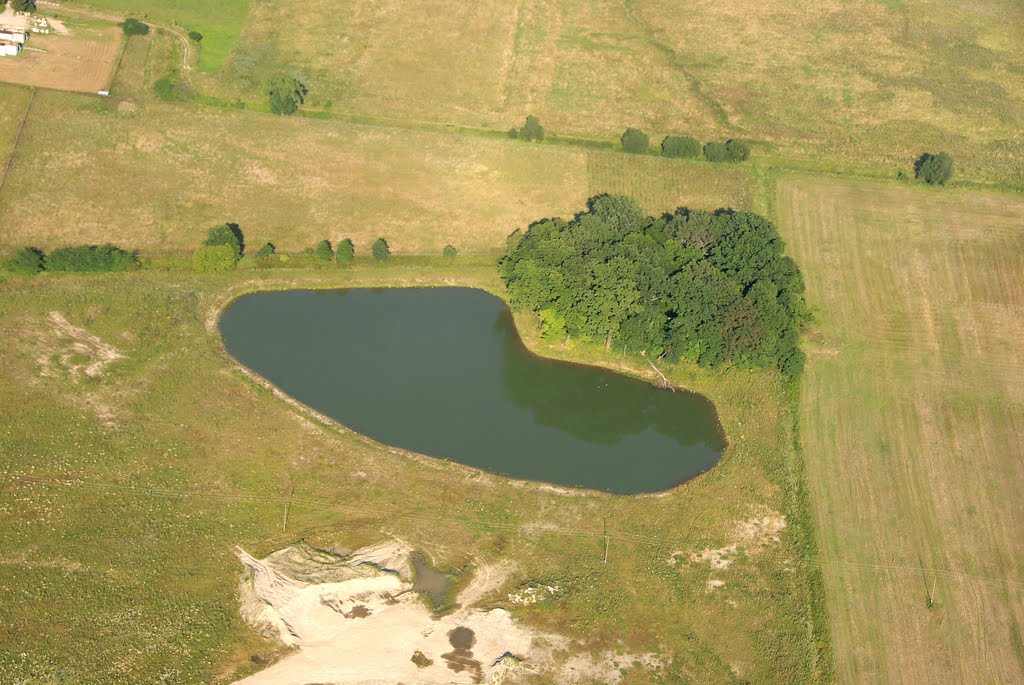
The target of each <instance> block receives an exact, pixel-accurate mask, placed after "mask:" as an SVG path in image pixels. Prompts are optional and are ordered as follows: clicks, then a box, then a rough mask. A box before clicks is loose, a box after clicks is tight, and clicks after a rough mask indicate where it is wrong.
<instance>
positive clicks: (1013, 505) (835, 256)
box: [778, 179, 1024, 683]
mask: <svg viewBox="0 0 1024 685" xmlns="http://www.w3.org/2000/svg"><path fill="white" fill-rule="evenodd" d="M778 201H779V207H780V212H781V224H782V231H783V235H784V237H785V238H786V240H787V243H788V244H789V247H790V249H791V250H792V251H793V252H794V253H795V256H796V258H797V260H798V261H799V262H800V264H801V265H802V268H803V269H804V273H805V275H806V278H807V284H808V294H809V300H810V302H811V304H812V306H813V307H814V308H815V310H816V312H817V317H818V324H817V329H818V331H817V333H818V335H819V336H820V340H822V341H823V342H824V343H825V345H826V346H827V347H830V348H833V349H834V350H836V354H834V355H812V356H811V358H810V360H809V361H808V368H807V372H806V374H805V378H804V381H803V390H802V399H801V431H802V435H803V444H804V450H805V453H806V456H807V465H808V467H807V468H808V473H809V481H810V486H811V492H812V495H813V497H812V499H813V501H814V504H815V506H816V509H817V514H818V533H819V539H820V541H821V547H822V555H823V560H822V563H823V565H824V570H825V579H826V585H827V594H828V597H829V601H830V610H831V615H832V626H833V634H834V637H835V655H836V662H837V668H838V672H839V675H840V678H841V680H842V681H843V682H863V683H877V682H1017V681H1020V680H1022V679H1024V653H1022V649H1021V642H1020V629H1019V626H1020V625H1024V547H1022V546H1021V544H1020V540H1021V537H1022V535H1024V510H1022V509H1021V507H1020V493H1021V491H1022V489H1024V466H1022V465H1024V443H1022V442H1021V439H1020V436H1021V435H1022V434H1024V390H1022V388H1024V350H1022V348H1021V346H1020V344H1019V341H1020V340H1021V339H1024V203H1022V202H1021V201H1020V200H1019V199H1016V198H1014V197H1012V196H1004V195H985V194H971V193H964V192H954V191H934V190H931V189H926V188H911V189H908V188H901V187H898V186H882V185H875V184H856V183H844V182H838V181H824V180H821V181H815V180H805V179H785V180H784V181H783V182H782V184H781V187H780V191H779V195H778ZM929 597H931V598H932V600H933V606H931V607H929Z"/></svg>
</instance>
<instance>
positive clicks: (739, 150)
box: [621, 128, 750, 162]
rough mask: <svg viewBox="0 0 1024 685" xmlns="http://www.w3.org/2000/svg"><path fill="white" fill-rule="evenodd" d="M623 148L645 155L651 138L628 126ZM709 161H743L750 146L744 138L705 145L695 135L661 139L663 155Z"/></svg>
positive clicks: (623, 139) (747, 156) (748, 154)
mask: <svg viewBox="0 0 1024 685" xmlns="http://www.w3.org/2000/svg"><path fill="white" fill-rule="evenodd" d="M621 140H622V149H623V150H625V151H626V152H630V153H633V154H641V155H645V154H647V153H649V152H650V151H651V138H650V136H648V135H647V134H646V133H644V132H643V131H641V130H640V129H638V128H627V129H626V131H625V132H624V133H623V134H622V139H621ZM701 154H703V155H704V158H705V159H706V160H708V161H709V162H742V161H745V160H747V159H749V158H750V146H749V145H748V144H747V143H745V142H743V141H742V140H736V139H735V138H732V139H729V140H727V141H725V142H724V143H718V142H714V141H712V142H709V143H705V144H704V145H701V144H700V141H699V140H697V139H696V138H694V137H693V136H665V138H663V139H662V141H661V155H662V156H663V157H690V158H694V157H700V156H701Z"/></svg>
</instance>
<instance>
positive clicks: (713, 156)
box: [704, 143, 729, 162]
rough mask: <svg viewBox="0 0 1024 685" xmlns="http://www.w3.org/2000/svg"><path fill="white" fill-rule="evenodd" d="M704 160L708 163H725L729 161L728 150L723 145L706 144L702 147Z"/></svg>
mask: <svg viewBox="0 0 1024 685" xmlns="http://www.w3.org/2000/svg"><path fill="white" fill-rule="evenodd" d="M704 158H705V159H706V160H708V161H709V162H725V161H727V160H728V159H729V150H728V148H726V146H725V143H708V144H707V145H705V146H704Z"/></svg>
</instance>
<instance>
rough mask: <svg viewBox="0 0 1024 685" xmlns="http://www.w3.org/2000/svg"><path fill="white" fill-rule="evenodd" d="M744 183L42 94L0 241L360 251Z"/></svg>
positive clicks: (706, 193) (745, 186)
mask: <svg viewBox="0 0 1024 685" xmlns="http://www.w3.org/2000/svg"><path fill="white" fill-rule="evenodd" d="M55 121H60V122H61V125H60V126H54V125H53V122H55ZM40 179H45V182H40ZM753 183H754V181H753V179H752V178H751V177H750V176H749V175H748V174H747V173H746V172H745V171H743V170H741V169H736V168H722V167H712V166H710V165H706V164H697V163H688V162H682V161H678V160H665V159H657V158H638V157H635V156H630V155H625V154H621V153H617V152H610V151H587V150H582V149H578V148H568V147H564V146H558V147H556V146H545V145H530V144H527V143H521V142H514V141H508V140H489V139H481V138H475V137H474V138H466V137H462V136H457V135H447V134H439V133H421V132H415V131H405V130H396V129H390V128H382V127H369V126H358V125H350V124H346V123H342V122H336V121H322V120H310V119H303V118H282V117H274V116H271V115H263V114H256V113H252V112H238V111H234V110H219V109H208V110H207V109H196V108H194V107H184V106H177V105H164V104H159V103H156V102H137V101H129V100H118V99H113V98H112V99H108V100H101V99H98V98H88V97H82V96H73V95H68V94H60V93H42V92H41V93H39V95H38V96H37V98H36V103H35V106H34V108H33V111H32V115H31V116H30V118H29V120H28V125H27V126H26V128H25V132H24V135H23V137H22V140H21V143H20V145H19V148H18V157H17V160H16V162H15V164H14V166H13V168H12V170H11V173H10V176H9V178H8V182H7V186H6V188H5V190H4V192H3V194H2V195H0V210H2V211H3V213H4V215H5V217H6V220H5V230H4V232H3V234H2V235H0V247H14V246H18V245H24V244H34V245H37V246H39V247H43V248H51V247H54V246H57V245H61V244H67V243H80V242H106V241H113V242H115V243H118V244H123V245H126V246H130V247H135V248H140V249H142V250H144V251H148V252H160V251H177V250H183V249H191V248H192V247H194V246H195V245H197V244H198V243H199V242H200V241H201V240H202V238H203V236H204V235H205V231H206V229H207V228H208V227H209V226H211V225H213V224H216V223H221V222H224V221H235V222H238V223H239V224H240V225H241V226H242V229H243V230H244V231H245V234H246V237H247V242H248V243H249V244H250V245H256V246H258V245H259V244H260V243H262V242H263V241H267V240H272V241H274V242H275V243H276V244H277V245H278V247H279V248H281V249H284V250H300V249H302V248H304V247H307V246H309V245H312V244H313V243H314V242H315V241H318V240H321V239H323V238H329V239H331V240H337V239H339V238H343V237H351V238H352V239H353V240H354V241H355V242H356V246H357V249H359V250H360V251H363V250H366V249H368V247H369V244H370V243H371V242H372V241H373V240H375V239H376V238H377V237H379V236H385V237H386V238H387V239H388V240H389V241H390V242H391V244H392V247H393V249H394V250H395V251H397V252H405V253H420V254H439V253H440V251H441V249H442V248H443V247H444V246H445V245H446V244H449V243H450V244H453V245H455V246H456V247H457V248H458V249H459V250H460V251H461V252H486V251H496V250H500V249H501V248H503V246H504V239H505V237H506V236H507V235H508V234H509V233H511V232H512V231H513V230H515V229H516V228H525V227H526V225H527V224H528V223H529V222H531V221H534V220H537V219H540V218H543V217H547V216H564V215H569V214H571V213H572V212H575V211H578V210H579V209H581V208H582V207H583V205H584V203H585V201H586V200H587V198H588V197H589V196H591V195H594V194H597V193H601V192H607V191H614V192H627V193H630V194H633V195H636V196H637V197H638V198H640V199H641V201H642V202H643V203H644V204H645V208H646V209H647V210H648V211H651V212H662V211H666V210H671V209H673V208H675V207H677V206H679V205H689V206H696V207H711V208H714V207H719V206H733V207H749V206H750V205H751V202H752V199H751V198H752V190H751V188H752V185H753Z"/></svg>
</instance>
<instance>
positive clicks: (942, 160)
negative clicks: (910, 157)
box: [914, 152, 953, 186]
mask: <svg viewBox="0 0 1024 685" xmlns="http://www.w3.org/2000/svg"><path fill="white" fill-rule="evenodd" d="M914 177H915V178H916V179H917V180H919V181H924V182H925V183H927V184H929V185H933V186H936V185H938V186H944V185H946V183H948V182H949V180H950V179H951V178H953V158H952V157H950V156H949V155H948V154H947V153H945V152H940V153H939V154H937V155H933V154H931V153H929V152H926V153H924V154H923V155H921V156H920V157H918V158H917V161H916V162H915V163H914Z"/></svg>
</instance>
